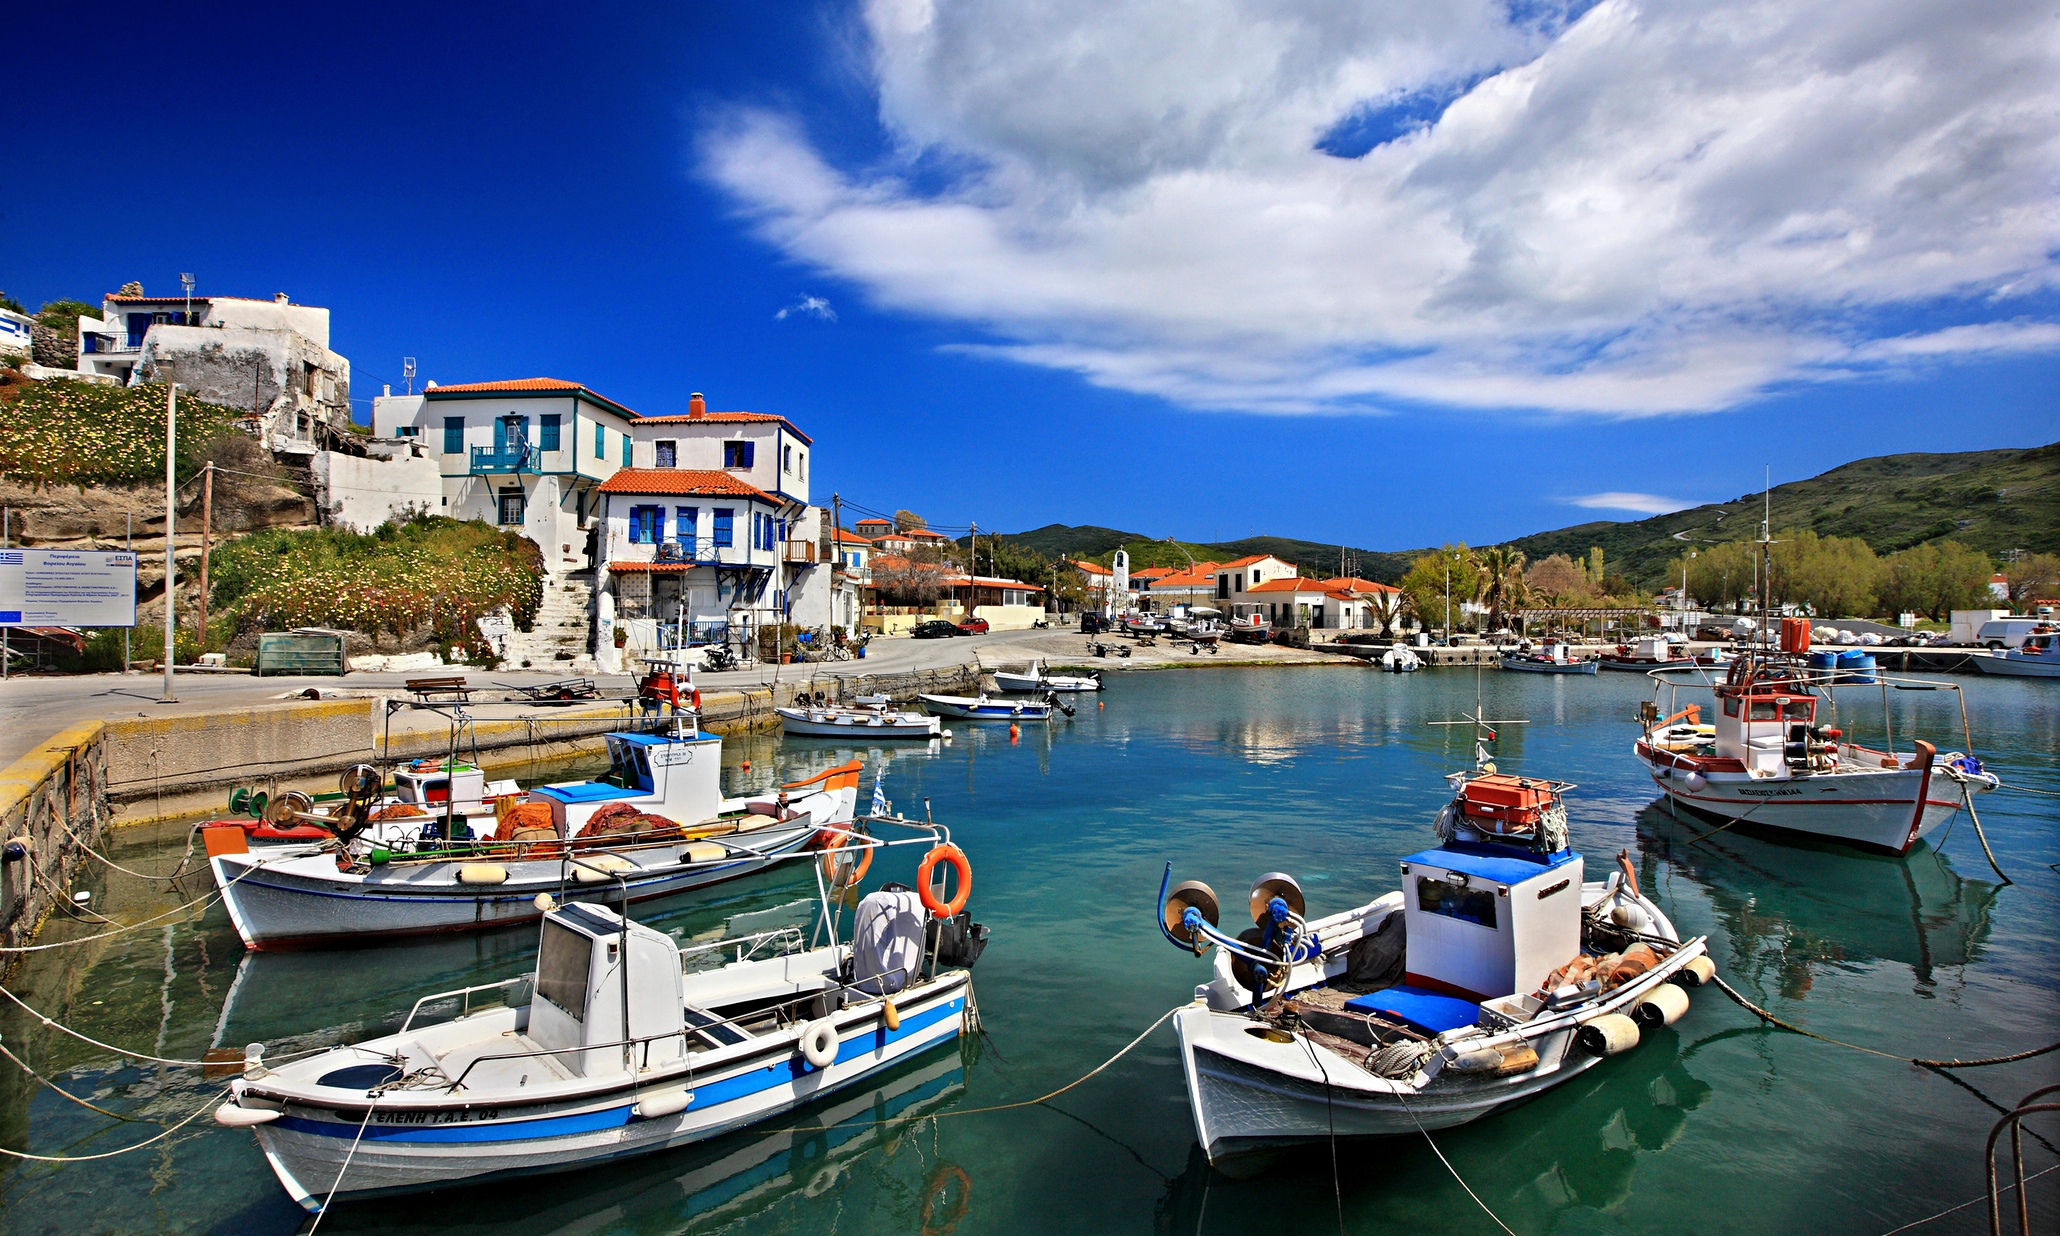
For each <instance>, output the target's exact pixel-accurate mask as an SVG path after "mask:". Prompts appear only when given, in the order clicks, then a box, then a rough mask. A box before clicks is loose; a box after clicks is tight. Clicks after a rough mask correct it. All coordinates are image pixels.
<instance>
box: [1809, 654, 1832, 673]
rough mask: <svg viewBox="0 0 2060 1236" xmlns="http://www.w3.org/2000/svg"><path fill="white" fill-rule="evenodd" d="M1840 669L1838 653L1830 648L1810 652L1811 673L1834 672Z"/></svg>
mask: <svg viewBox="0 0 2060 1236" xmlns="http://www.w3.org/2000/svg"><path fill="white" fill-rule="evenodd" d="M1837 671H1838V654H1837V653H1836V652H1833V651H1830V650H1829V649H1818V650H1817V651H1815V652H1812V653H1810V673H1812V674H1834V673H1836V672H1837Z"/></svg>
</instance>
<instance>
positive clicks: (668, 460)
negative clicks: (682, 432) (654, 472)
mask: <svg viewBox="0 0 2060 1236" xmlns="http://www.w3.org/2000/svg"><path fill="white" fill-rule="evenodd" d="M658 466H659V467H661V468H677V467H679V466H680V444H679V443H678V442H673V441H662V442H660V443H658Z"/></svg>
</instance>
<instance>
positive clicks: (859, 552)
mask: <svg viewBox="0 0 2060 1236" xmlns="http://www.w3.org/2000/svg"><path fill="white" fill-rule="evenodd" d="M874 552H875V546H874V545H873V542H872V538H870V537H863V536H860V535H858V534H857V533H855V532H847V531H845V530H844V529H842V528H838V529H837V530H835V531H834V532H832V533H831V534H830V571H831V575H830V584H831V588H832V591H833V596H832V597H831V600H830V621H831V622H832V623H834V624H835V625H837V626H840V627H842V628H844V630H845V632H846V633H847V634H852V633H856V632H857V630H858V628H859V619H861V618H863V617H864V616H865V594H866V591H867V590H868V589H870V588H871V587H872V586H873V566H872V563H873V554H874Z"/></svg>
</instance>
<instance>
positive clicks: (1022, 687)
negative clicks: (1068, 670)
mask: <svg viewBox="0 0 2060 1236" xmlns="http://www.w3.org/2000/svg"><path fill="white" fill-rule="evenodd" d="M994 685H995V688H996V689H997V690H1000V691H1009V692H1014V693H1017V694H1028V693H1041V692H1045V691H1099V690H1101V689H1102V676H1101V674H1100V672H1099V671H1097V672H1095V673H1091V674H1054V673H1052V672H1050V671H1049V670H1047V669H1046V668H1045V664H1044V662H1042V661H1032V662H1031V663H1030V666H1029V668H1028V669H1026V670H1024V671H1023V672H1021V673H1017V672H1015V671H1013V670H995V671H994Z"/></svg>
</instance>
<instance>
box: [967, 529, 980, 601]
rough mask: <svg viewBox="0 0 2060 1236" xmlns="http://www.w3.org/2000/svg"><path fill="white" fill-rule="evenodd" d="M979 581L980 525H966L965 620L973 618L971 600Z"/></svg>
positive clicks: (976, 592)
mask: <svg viewBox="0 0 2060 1236" xmlns="http://www.w3.org/2000/svg"><path fill="white" fill-rule="evenodd" d="M979 579H980V525H979V524H977V523H971V522H968V523H967V524H966V619H968V620H970V619H971V618H972V616H973V599H974V597H976V596H977V595H978V588H979Z"/></svg>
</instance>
